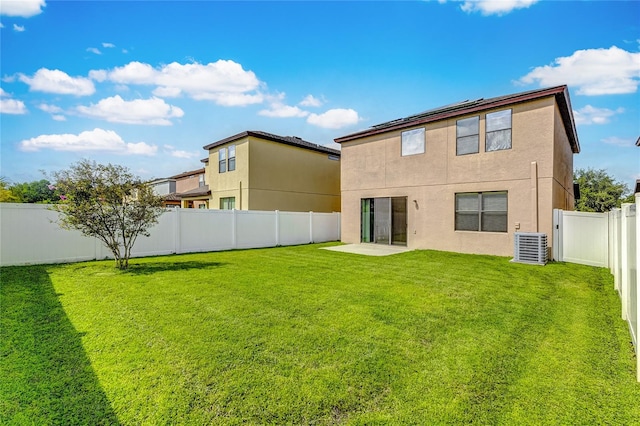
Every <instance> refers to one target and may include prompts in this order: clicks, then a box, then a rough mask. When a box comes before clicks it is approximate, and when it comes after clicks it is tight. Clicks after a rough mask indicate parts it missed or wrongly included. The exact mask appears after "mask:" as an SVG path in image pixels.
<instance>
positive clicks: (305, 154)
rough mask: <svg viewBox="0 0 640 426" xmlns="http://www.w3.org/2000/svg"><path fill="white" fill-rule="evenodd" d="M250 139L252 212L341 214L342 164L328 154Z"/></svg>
mask: <svg viewBox="0 0 640 426" xmlns="http://www.w3.org/2000/svg"><path fill="white" fill-rule="evenodd" d="M249 139H250V140H249V150H250V152H249V185H248V204H249V209H250V210H287V211H317V212H334V211H340V161H336V160H330V159H329V154H327V153H322V152H316V151H311V150H308V149H304V148H298V147H295V146H290V145H285V144H282V143H278V142H272V141H266V140H262V139H257V138H253V137H250V138H249Z"/></svg>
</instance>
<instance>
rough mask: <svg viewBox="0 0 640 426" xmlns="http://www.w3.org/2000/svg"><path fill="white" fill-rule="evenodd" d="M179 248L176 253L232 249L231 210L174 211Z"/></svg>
mask: <svg viewBox="0 0 640 426" xmlns="http://www.w3.org/2000/svg"><path fill="white" fill-rule="evenodd" d="M176 212H177V213H178V217H179V222H178V229H179V244H180V245H179V247H177V248H176V253H194V252H203V251H218V250H229V249H232V248H234V240H233V235H234V229H233V211H232V210H200V209H176Z"/></svg>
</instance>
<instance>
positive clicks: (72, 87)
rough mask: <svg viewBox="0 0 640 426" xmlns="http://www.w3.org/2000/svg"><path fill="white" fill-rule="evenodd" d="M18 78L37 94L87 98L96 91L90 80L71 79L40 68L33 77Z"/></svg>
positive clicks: (57, 72)
mask: <svg viewBox="0 0 640 426" xmlns="http://www.w3.org/2000/svg"><path fill="white" fill-rule="evenodd" d="M18 78H19V79H20V81H22V82H23V83H26V84H28V85H29V88H30V89H31V90H33V91H37V92H46V93H58V94H61V95H76V96H86V95H92V94H93V93H94V92H95V91H96V89H95V87H94V85H93V82H92V81H91V80H89V79H88V78H84V77H71V76H69V75H68V74H67V73H65V72H63V71H60V70H50V69H47V68H40V69H39V70H38V71H36V73H35V74H34V76H33V77H27V76H26V75H24V74H19V75H18Z"/></svg>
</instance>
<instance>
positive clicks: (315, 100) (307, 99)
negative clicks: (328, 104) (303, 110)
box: [298, 95, 324, 107]
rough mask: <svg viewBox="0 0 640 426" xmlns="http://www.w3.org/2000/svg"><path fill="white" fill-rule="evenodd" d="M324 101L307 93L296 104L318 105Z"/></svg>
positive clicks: (305, 105)
mask: <svg viewBox="0 0 640 426" xmlns="http://www.w3.org/2000/svg"><path fill="white" fill-rule="evenodd" d="M323 103H324V102H323V101H322V100H320V99H318V98H316V97H314V96H313V95H307V96H305V97H304V99H303V100H302V101H301V102H300V103H299V104H298V105H300V106H304V107H319V106H322V104H323Z"/></svg>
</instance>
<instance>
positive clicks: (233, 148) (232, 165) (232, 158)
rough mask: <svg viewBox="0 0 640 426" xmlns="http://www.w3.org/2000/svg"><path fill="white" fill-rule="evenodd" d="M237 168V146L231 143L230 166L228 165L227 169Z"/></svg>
mask: <svg viewBox="0 0 640 426" xmlns="http://www.w3.org/2000/svg"><path fill="white" fill-rule="evenodd" d="M235 169H236V146H235V145H229V166H228V167H227V170H229V171H230V172H232V171H234V170H235Z"/></svg>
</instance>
